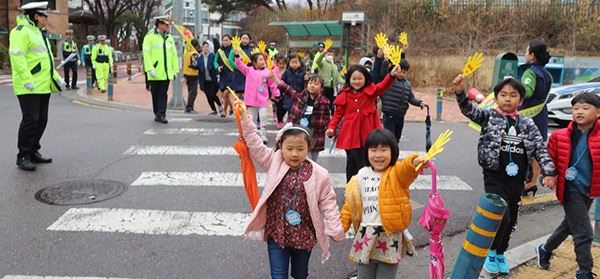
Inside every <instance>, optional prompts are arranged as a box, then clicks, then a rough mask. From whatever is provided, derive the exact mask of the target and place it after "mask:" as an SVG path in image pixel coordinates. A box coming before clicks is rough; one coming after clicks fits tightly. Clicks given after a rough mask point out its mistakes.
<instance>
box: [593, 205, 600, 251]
mask: <svg viewBox="0 0 600 279" xmlns="http://www.w3.org/2000/svg"><path fill="white" fill-rule="evenodd" d="M595 203H596V210H594V243H595V244H596V245H600V198H597V199H596V201H595Z"/></svg>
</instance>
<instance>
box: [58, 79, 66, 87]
mask: <svg viewBox="0 0 600 279" xmlns="http://www.w3.org/2000/svg"><path fill="white" fill-rule="evenodd" d="M58 81H59V82H60V86H61V87H65V86H66V85H67V83H66V82H65V80H64V79H63V78H60V79H59V80H58Z"/></svg>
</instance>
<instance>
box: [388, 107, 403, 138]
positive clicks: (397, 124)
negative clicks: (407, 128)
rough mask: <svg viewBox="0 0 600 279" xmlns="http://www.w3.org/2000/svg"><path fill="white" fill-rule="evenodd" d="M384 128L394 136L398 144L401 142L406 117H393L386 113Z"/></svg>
mask: <svg viewBox="0 0 600 279" xmlns="http://www.w3.org/2000/svg"><path fill="white" fill-rule="evenodd" d="M383 128H385V129H386V130H388V131H390V132H392V134H394V136H395V137H396V142H398V141H400V138H402V129H404V116H402V117H399V116H392V115H389V114H386V113H384V114H383Z"/></svg>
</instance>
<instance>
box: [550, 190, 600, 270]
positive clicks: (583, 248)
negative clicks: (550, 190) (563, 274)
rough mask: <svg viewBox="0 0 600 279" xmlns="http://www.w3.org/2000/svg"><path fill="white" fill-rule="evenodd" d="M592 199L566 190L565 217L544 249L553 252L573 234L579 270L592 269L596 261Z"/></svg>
mask: <svg viewBox="0 0 600 279" xmlns="http://www.w3.org/2000/svg"><path fill="white" fill-rule="evenodd" d="M591 205H592V199H590V198H589V197H587V196H584V195H582V194H580V193H574V192H571V191H569V189H567V190H565V203H564V205H563V209H564V210H565V218H564V219H563V221H562V222H561V223H560V225H558V228H556V230H554V232H553V233H552V235H551V236H550V237H549V238H548V240H546V244H544V250H546V251H547V252H549V253H552V252H553V251H554V250H555V249H556V248H558V246H559V245H560V244H561V243H562V242H563V241H564V240H565V239H566V238H567V236H569V235H572V236H573V242H574V244H575V260H576V261H577V264H578V265H579V270H588V271H592V267H593V266H594V261H593V260H592V238H593V236H594V232H593V229H592V225H591V223H590V216H589V214H588V212H589V211H590V206H591Z"/></svg>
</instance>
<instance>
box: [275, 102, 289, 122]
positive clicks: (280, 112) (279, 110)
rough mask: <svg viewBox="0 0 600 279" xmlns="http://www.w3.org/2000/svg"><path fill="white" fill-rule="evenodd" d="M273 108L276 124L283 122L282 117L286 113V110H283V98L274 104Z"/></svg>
mask: <svg viewBox="0 0 600 279" xmlns="http://www.w3.org/2000/svg"><path fill="white" fill-rule="evenodd" d="M275 106H276V107H277V122H283V117H284V116H285V114H286V113H287V110H285V109H284V108H283V97H281V99H280V100H279V102H276V103H275Z"/></svg>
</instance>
